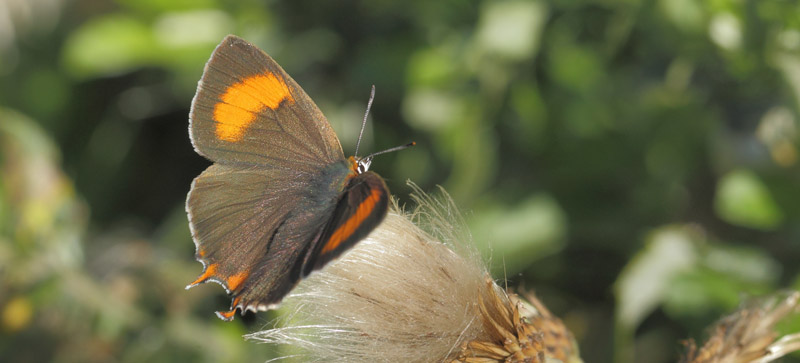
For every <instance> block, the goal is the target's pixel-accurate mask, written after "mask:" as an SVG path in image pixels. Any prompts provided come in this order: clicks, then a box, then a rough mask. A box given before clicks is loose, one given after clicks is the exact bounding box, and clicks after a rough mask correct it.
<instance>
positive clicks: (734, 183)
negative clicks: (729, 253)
mask: <svg viewBox="0 0 800 363" xmlns="http://www.w3.org/2000/svg"><path fill="white" fill-rule="evenodd" d="M714 210H715V211H716V213H717V214H718V215H719V217H720V218H722V219H724V220H725V221H727V222H728V223H732V224H736V225H740V226H745V227H751V228H758V229H772V228H775V227H777V226H778V225H779V224H780V223H781V222H782V221H783V213H782V212H781V210H780V209H779V208H778V206H777V204H776V203H775V201H774V200H773V199H772V196H771V195H770V192H769V190H767V187H766V186H765V185H764V184H763V182H762V181H761V180H760V179H759V178H758V176H757V175H756V174H755V173H753V172H752V171H749V170H745V169H738V170H734V171H731V172H729V173H728V174H726V175H724V176H723V177H722V179H720V181H719V184H718V185H717V193H716V196H715V199H714Z"/></svg>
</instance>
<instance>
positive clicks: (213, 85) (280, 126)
mask: <svg viewBox="0 0 800 363" xmlns="http://www.w3.org/2000/svg"><path fill="white" fill-rule="evenodd" d="M189 130H190V136H191V138H192V142H193V144H194V146H195V149H196V150H197V152H198V153H200V154H201V155H203V156H205V157H207V158H208V159H210V160H212V161H215V162H218V163H244V164H257V165H272V166H284V165H285V164H287V163H288V162H291V163H294V164H296V165H292V167H305V168H308V169H310V168H313V167H317V166H319V165H324V164H329V163H332V162H335V161H339V160H343V159H344V154H343V153H342V147H341V145H340V144H339V139H338V138H337V137H336V134H335V133H334V132H333V129H332V128H331V126H330V124H329V123H328V121H327V120H326V119H325V116H323V115H322V112H321V111H320V110H319V108H318V107H317V106H316V104H314V101H312V100H311V98H309V97H308V95H307V94H306V93H305V91H303V89H302V88H300V86H298V85H297V83H296V82H295V81H294V80H293V79H292V78H291V77H289V75H288V74H286V72H285V71H284V70H283V69H282V68H281V67H280V66H279V65H278V64H277V63H276V62H275V61H274V60H273V59H272V58H270V56H268V55H267V54H266V53H264V52H263V51H262V50H260V49H258V48H257V47H255V46H254V45H252V44H250V43H248V42H246V41H244V40H243V39H241V38H238V37H236V36H228V37H226V38H225V39H224V40H223V41H222V43H220V44H219V46H217V48H216V49H215V50H214V53H213V54H212V56H211V59H210V60H209V61H208V63H207V64H206V67H205V71H204V72H203V77H202V78H201V80H200V82H199V83H198V86H197V94H196V95H195V98H194V100H193V101H192V111H191V113H190V126H189ZM285 166H287V167H289V166H288V165H285Z"/></svg>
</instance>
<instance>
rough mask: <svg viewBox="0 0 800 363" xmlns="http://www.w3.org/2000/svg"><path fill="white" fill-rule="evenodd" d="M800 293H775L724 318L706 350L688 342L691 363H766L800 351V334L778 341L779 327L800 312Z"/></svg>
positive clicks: (686, 360) (687, 355) (687, 358)
mask: <svg viewBox="0 0 800 363" xmlns="http://www.w3.org/2000/svg"><path fill="white" fill-rule="evenodd" d="M798 301H800V292H796V291H794V292H791V293H782V294H775V295H774V296H771V297H769V298H767V299H762V300H761V301H759V302H751V303H749V304H747V305H746V306H745V307H742V308H741V309H739V310H738V311H736V312H735V313H733V314H731V315H729V316H727V317H725V318H723V319H722V320H720V321H719V323H717V325H715V326H714V327H713V332H712V335H711V337H710V338H709V339H708V341H707V342H706V344H705V345H703V347H702V348H697V345H696V344H695V342H694V341H693V340H689V341H687V342H686V343H685V344H686V346H687V350H688V351H687V353H686V357H685V358H684V359H683V360H682V362H690V363H716V362H731V363H745V362H748V363H750V362H752V363H766V362H772V361H774V360H776V359H778V358H780V357H782V356H784V355H786V354H788V353H791V352H793V351H796V350H798V349H800V333H795V334H791V335H787V336H784V337H782V338H780V339H776V338H778V333H777V332H776V331H775V330H774V328H775V324H777V323H778V322H779V321H780V320H781V319H783V318H784V317H786V316H787V315H788V314H790V313H793V312H797V309H798Z"/></svg>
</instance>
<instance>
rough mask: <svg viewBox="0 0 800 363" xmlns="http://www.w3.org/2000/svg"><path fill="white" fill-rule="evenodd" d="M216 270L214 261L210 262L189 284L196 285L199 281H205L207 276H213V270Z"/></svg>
mask: <svg viewBox="0 0 800 363" xmlns="http://www.w3.org/2000/svg"><path fill="white" fill-rule="evenodd" d="M216 271H217V264H216V263H212V264H210V265H208V267H206V270H205V271H204V272H203V274H202V275H200V277H198V278H197V280H194V282H192V283H191V284H189V285H197V284H199V283H201V282H205V281H206V280H208V278H209V277H211V276H213V275H214V272H216Z"/></svg>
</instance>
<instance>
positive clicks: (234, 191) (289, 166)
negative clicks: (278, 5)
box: [186, 35, 414, 321]
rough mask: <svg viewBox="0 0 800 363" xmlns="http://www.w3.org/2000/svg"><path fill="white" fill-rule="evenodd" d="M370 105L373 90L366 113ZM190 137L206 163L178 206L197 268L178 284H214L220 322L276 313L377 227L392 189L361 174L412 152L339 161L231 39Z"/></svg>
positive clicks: (268, 65)
mask: <svg viewBox="0 0 800 363" xmlns="http://www.w3.org/2000/svg"><path fill="white" fill-rule="evenodd" d="M372 97H374V87H373V91H372V95H371V97H370V102H369V105H371V104H372ZM369 105H368V107H367V112H369ZM364 121H365V122H366V115H365V117H364ZM362 133H363V125H362ZM189 135H190V138H191V141H192V145H193V146H194V149H195V151H196V152H197V153H198V154H200V155H202V156H204V157H205V158H207V159H209V160H211V161H212V162H213V163H214V164H213V165H211V166H210V167H208V169H206V170H205V171H203V172H202V173H201V174H200V175H199V176H198V177H197V178H195V179H194V181H193V182H192V186H191V190H190V191H189V195H188V197H187V201H186V212H187V214H188V217H189V227H190V229H191V233H192V238H193V240H194V243H195V246H196V253H195V257H196V259H197V260H198V261H200V262H202V264H203V272H202V274H200V276H199V277H198V278H197V279H196V280H194V281H193V282H192V283H191V284H189V285H188V286H187V287H186V288H187V289H189V288H191V287H194V286H197V285H198V284H201V283H205V282H209V281H212V282H216V283H218V284H220V285H222V287H224V288H225V291H226V292H227V293H228V294H229V295H230V296H231V297H232V302H231V305H230V309H229V310H227V311H221V312H217V316H219V317H220V318H221V319H223V320H228V321H229V320H232V319H233V317H234V314H235V313H236V311H237V310H239V311H240V312H241V313H242V314H244V313H245V312H246V311H253V312H255V311H261V310H269V309H273V308H275V307H277V305H278V304H279V303H280V301H281V300H282V299H283V297H284V296H285V295H287V294H288V293H289V291H290V290H291V289H292V288H293V287H294V286H295V285H296V284H297V283H298V282H299V281H300V280H301V279H302V278H304V277H306V276H308V274H309V273H311V272H312V271H314V270H318V269H320V268H322V267H323V266H325V265H326V264H327V263H328V262H330V261H331V260H333V259H334V258H336V257H338V256H340V255H341V254H342V253H343V252H344V251H346V250H347V249H349V248H350V247H352V246H353V245H354V244H356V243H357V242H359V241H360V240H362V239H364V238H365V237H366V236H367V235H368V234H369V233H370V232H371V231H372V230H373V229H375V227H377V226H378V225H379V224H380V223H381V221H382V220H383V219H384V217H385V216H386V213H387V211H388V206H389V189H388V188H387V187H386V183H385V182H384V180H383V179H382V178H381V177H380V176H379V175H378V174H376V173H374V172H371V171H368V169H369V166H370V163H371V162H372V158H373V156H375V155H378V154H381V153H384V152H389V151H394V150H399V149H402V148H405V147H408V146H411V145H413V144H414V143H410V144H407V145H403V146H399V147H396V148H392V149H389V150H385V151H382V152H379V153H374V154H371V155H369V156H366V157H357V156H350V157H347V158H346V157H345V156H344V153H343V152H342V147H341V144H340V143H339V139H338V138H337V137H336V134H335V133H334V131H333V129H332V128H331V126H330V124H329V123H328V121H327V119H326V118H325V116H323V114H322V112H321V111H320V110H319V108H318V107H317V106H316V105H315V104H314V101H312V100H311V98H309V97H308V95H307V94H306V93H305V92H304V91H303V89H302V88H300V86H299V85H298V84H297V83H296V82H295V81H294V80H293V79H292V78H291V77H290V76H289V75H288V74H287V73H286V72H285V71H284V70H283V69H282V68H281V67H280V66H279V65H278V64H277V63H276V62H275V61H274V60H273V59H272V58H271V57H270V56H269V55H267V54H266V53H264V52H263V51H262V50H260V49H259V48H257V47H256V46H254V45H252V44H250V43H248V42H247V41H245V40H243V39H241V38H239V37H236V36H233V35H229V36H227V37H226V38H225V39H223V40H222V42H221V43H220V44H219V45H218V46H217V48H216V49H215V50H214V52H213V54H212V55H211V58H210V60H209V61H208V63H207V64H206V66H205V70H204V72H203V76H202V78H201V79H200V82H198V86H197V93H196V95H195V97H194V99H193V100H192V108H191V112H190V115H189ZM359 140H360V137H359ZM357 152H358V147H356V153H357Z"/></svg>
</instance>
